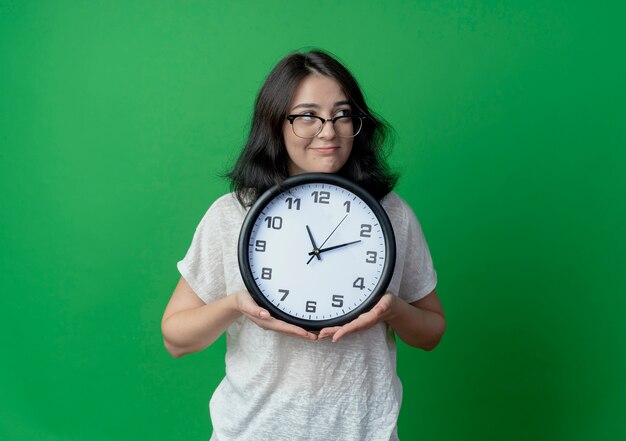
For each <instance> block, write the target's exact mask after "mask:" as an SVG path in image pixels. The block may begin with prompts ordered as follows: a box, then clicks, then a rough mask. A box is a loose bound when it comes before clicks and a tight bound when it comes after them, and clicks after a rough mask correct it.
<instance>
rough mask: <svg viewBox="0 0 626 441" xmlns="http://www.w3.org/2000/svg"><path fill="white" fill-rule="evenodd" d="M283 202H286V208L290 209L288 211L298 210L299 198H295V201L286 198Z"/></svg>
mask: <svg viewBox="0 0 626 441" xmlns="http://www.w3.org/2000/svg"><path fill="white" fill-rule="evenodd" d="M285 202H287V205H288V207H287V208H288V209H290V210H291V209H292V208H295V209H296V210H299V209H300V198H296V199H294V198H287V199H285Z"/></svg>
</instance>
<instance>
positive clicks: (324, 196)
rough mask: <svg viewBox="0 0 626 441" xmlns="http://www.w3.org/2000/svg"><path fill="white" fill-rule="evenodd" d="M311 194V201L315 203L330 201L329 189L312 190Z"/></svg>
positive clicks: (327, 202)
mask: <svg viewBox="0 0 626 441" xmlns="http://www.w3.org/2000/svg"><path fill="white" fill-rule="evenodd" d="M311 196H313V202H315V203H316V204H329V203H330V192H329V191H314V192H313V193H311Z"/></svg>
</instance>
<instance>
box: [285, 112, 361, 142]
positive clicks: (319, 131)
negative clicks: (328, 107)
mask: <svg viewBox="0 0 626 441" xmlns="http://www.w3.org/2000/svg"><path fill="white" fill-rule="evenodd" d="M302 117H306V118H316V119H319V120H320V121H321V122H322V125H320V128H319V130H318V131H317V133H315V135H313V136H300V135H298V134H297V133H296V130H295V129H294V128H293V122H294V121H295V120H296V118H302ZM344 118H358V119H359V121H360V122H361V125H360V126H359V130H357V132H356V133H355V134H354V135H352V136H341V135H340V134H339V133H338V132H337V130H335V121H337V120H340V119H344ZM365 118H366V117H365V116H364V115H341V116H336V117H334V118H322V117H321V116H317V115H287V117H286V118H285V119H286V120H287V121H289V124H291V131H292V132H293V134H294V135H296V136H297V137H298V138H302V139H313V138H315V137H316V136H317V135H319V134H320V133H322V130H324V124H326V123H327V122H328V121H330V122H332V123H333V130H335V133H336V134H337V136H338V137H340V138H354V137H355V136H357V135H358V134H359V133H361V129H363V120H364V119H365Z"/></svg>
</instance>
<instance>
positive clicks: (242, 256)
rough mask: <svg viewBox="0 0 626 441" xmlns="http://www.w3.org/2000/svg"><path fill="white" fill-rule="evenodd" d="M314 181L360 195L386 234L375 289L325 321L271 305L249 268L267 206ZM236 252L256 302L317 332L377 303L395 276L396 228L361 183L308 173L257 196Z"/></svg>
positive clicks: (333, 176) (340, 177) (274, 315)
mask: <svg viewBox="0 0 626 441" xmlns="http://www.w3.org/2000/svg"><path fill="white" fill-rule="evenodd" d="M311 183H321V184H329V185H335V186H337V187H342V188H345V189H346V190H349V191H351V192H352V193H354V194H355V195H356V196H358V197H360V198H361V199H362V200H363V202H365V203H366V204H367V205H368V206H369V207H370V208H371V210H372V212H373V213H374V214H375V215H376V217H377V219H378V221H379V222H380V227H381V228H382V230H383V236H384V237H385V253H386V259H385V263H384V265H383V269H382V272H381V277H380V279H379V281H378V283H377V284H376V286H375V287H374V289H373V290H372V292H371V293H370V295H369V297H368V298H367V300H365V301H364V302H363V303H362V304H361V305H360V306H358V307H357V308H355V309H354V310H352V311H350V312H349V313H347V314H345V315H342V316H340V317H335V318H331V319H326V320H307V319H303V318H300V317H294V316H292V315H290V314H287V313H285V312H284V311H281V310H280V309H278V308H277V307H276V306H274V304H272V303H271V302H270V301H269V300H268V299H267V298H266V297H265V296H264V295H263V294H262V292H261V290H260V289H259V287H258V286H257V284H256V282H255V281H254V277H253V276H252V271H251V270H250V258H249V255H248V252H249V247H250V245H249V242H250V235H251V234H252V228H253V226H254V223H255V221H256V219H257V217H258V216H259V214H260V213H261V212H262V211H263V210H264V209H265V207H266V206H267V204H268V203H269V202H271V201H272V200H273V199H274V198H275V197H276V196H278V195H279V194H281V193H283V192H285V191H288V190H289V189H291V188H293V187H296V186H299V185H303V184H311ZM237 251H238V260H239V271H240V272H241V277H242V278H243V282H244V284H245V285H246V288H247V289H248V292H250V295H251V296H252V298H253V299H254V300H255V301H256V302H257V304H258V305H260V306H262V307H263V308H266V309H267V310H268V311H269V312H270V314H271V315H272V316H273V317H275V318H277V319H279V320H283V321H285V322H287V323H292V324H294V325H296V326H300V327H301V328H304V329H307V330H309V331H318V330H320V329H323V328H326V327H331V326H341V325H343V324H346V323H348V322H350V321H352V320H354V319H355V318H357V317H358V316H359V315H361V314H363V313H365V312H367V311H369V310H370V309H372V308H373V307H374V306H375V305H376V303H377V301H378V300H379V298H380V297H381V296H382V295H383V294H384V293H385V291H386V290H387V288H388V286H389V283H390V282H391V277H392V276H393V272H394V269H395V263H396V240H395V234H394V232H393V227H392V226H391V221H390V220H389V217H388V216H387V213H386V212H385V210H384V208H383V207H382V205H381V204H380V202H378V201H377V200H376V198H374V196H372V195H371V194H370V193H368V192H367V191H366V190H365V189H364V188H362V187H360V186H358V185H357V184H355V183H354V182H352V181H350V180H349V179H347V178H344V177H342V176H339V175H335V174H328V173H305V174H301V175H297V176H293V177H290V178H288V179H286V180H285V181H284V182H282V183H281V184H278V185H275V186H273V187H272V188H270V189H269V190H267V191H266V192H265V193H263V194H262V195H261V196H260V197H259V199H257V201H256V202H255V203H254V204H253V205H252V207H251V208H250V211H249V212H248V214H247V215H246V218H245V219H244V222H243V225H242V226H241V231H240V233H239V245H238V250H237Z"/></svg>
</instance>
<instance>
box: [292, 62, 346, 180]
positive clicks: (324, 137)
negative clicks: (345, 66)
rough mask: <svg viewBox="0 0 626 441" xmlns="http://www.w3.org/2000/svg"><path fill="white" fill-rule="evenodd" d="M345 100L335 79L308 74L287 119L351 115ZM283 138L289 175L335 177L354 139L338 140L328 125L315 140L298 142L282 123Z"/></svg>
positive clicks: (302, 139)
mask: <svg viewBox="0 0 626 441" xmlns="http://www.w3.org/2000/svg"><path fill="white" fill-rule="evenodd" d="M351 110H352V109H351V107H350V105H349V104H348V99H347V98H346V96H345V94H344V93H343V91H342V90H341V86H340V85H339V83H338V82H337V81H335V80H334V79H332V78H330V77H327V76H323V75H319V74H311V75H309V76H308V77H306V78H305V79H303V80H302V82H301V83H300V84H299V85H298V87H297V88H296V90H295V93H294V96H293V100H292V102H291V104H290V105H289V112H288V114H289V115H315V116H321V117H322V118H324V119H328V118H334V117H335V116H339V115H344V114H346V111H348V112H349V113H351ZM283 136H284V141H285V146H286V147H287V154H288V155H289V175H290V176H294V175H297V174H300V173H312V172H318V173H337V172H338V171H339V170H340V169H341V167H343V165H344V164H345V163H346V161H347V160H348V157H349V156H350V152H351V151H352V141H353V138H341V137H339V136H337V134H336V133H335V128H334V126H333V124H332V123H331V122H330V121H328V122H326V123H325V124H324V126H323V128H322V131H321V132H320V133H318V134H317V136H315V137H314V138H299V137H298V136H296V135H295V133H294V132H293V130H292V127H291V124H290V122H289V121H288V120H285V123H284V125H283Z"/></svg>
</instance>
